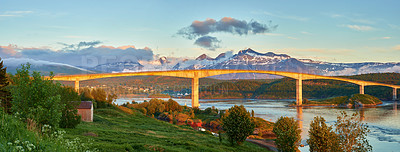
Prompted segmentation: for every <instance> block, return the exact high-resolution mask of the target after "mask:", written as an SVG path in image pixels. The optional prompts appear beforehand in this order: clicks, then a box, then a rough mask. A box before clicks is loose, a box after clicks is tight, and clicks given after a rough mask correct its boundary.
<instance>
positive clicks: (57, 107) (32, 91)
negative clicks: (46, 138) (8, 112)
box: [11, 64, 65, 127]
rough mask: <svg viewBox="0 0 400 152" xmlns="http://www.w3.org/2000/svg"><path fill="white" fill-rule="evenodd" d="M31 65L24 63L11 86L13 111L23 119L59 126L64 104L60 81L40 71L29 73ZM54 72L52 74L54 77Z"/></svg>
mask: <svg viewBox="0 0 400 152" xmlns="http://www.w3.org/2000/svg"><path fill="white" fill-rule="evenodd" d="M29 68H30V65H29V64H27V65H22V68H21V69H17V73H16V74H15V77H13V82H14V85H13V86H12V87H11V93H12V97H13V100H12V104H13V106H12V108H11V109H12V111H13V112H15V113H18V114H19V116H20V117H21V118H23V119H25V120H26V119H32V120H34V121H36V123H38V124H41V125H43V124H49V125H51V126H55V127H58V126H59V122H60V121H61V116H62V112H61V110H62V109H63V108H64V106H65V105H64V104H62V103H61V96H60V95H58V88H59V87H60V84H59V83H56V84H54V83H53V81H52V80H46V79H44V78H43V77H42V75H41V74H40V73H39V72H35V71H34V72H33V73H32V75H30V74H29ZM52 76H53V74H52V73H51V74H50V77H52Z"/></svg>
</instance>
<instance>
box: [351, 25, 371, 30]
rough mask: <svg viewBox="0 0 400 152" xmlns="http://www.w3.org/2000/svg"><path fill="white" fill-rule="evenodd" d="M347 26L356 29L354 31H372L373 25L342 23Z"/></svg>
mask: <svg viewBox="0 0 400 152" xmlns="http://www.w3.org/2000/svg"><path fill="white" fill-rule="evenodd" d="M344 26H345V27H347V28H350V29H353V30H356V31H372V30H374V28H373V27H371V26H365V25H344Z"/></svg>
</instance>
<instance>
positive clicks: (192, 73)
mask: <svg viewBox="0 0 400 152" xmlns="http://www.w3.org/2000/svg"><path fill="white" fill-rule="evenodd" d="M231 73H262V74H272V75H279V76H284V77H289V78H293V79H296V104H297V105H298V106H300V105H302V101H303V85H302V81H303V80H311V79H330V80H338V81H345V82H350V83H354V84H357V85H359V86H360V89H359V90H360V94H364V87H365V86H371V85H377V86H386V87H390V88H393V100H396V99H397V89H399V88H400V85H392V84H384V83H378V82H371V81H363V80H355V79H347V78H340V77H332V76H322V75H314V74H305V73H296V72H284V71H262V70H228V69H226V70H225V69H223V70H219V69H203V70H173V71H142V72H129V73H100V74H79V75H64V76H54V77H53V80H60V81H75V89H76V90H79V81H83V80H90V79H100V78H109V77H126V76H155V75H157V76H173V77H183V78H191V79H192V107H198V106H199V78H204V77H209V76H214V75H222V74H231Z"/></svg>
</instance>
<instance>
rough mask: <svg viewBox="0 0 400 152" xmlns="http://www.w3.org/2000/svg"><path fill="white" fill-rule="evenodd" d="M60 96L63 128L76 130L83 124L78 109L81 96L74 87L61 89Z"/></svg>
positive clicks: (59, 89) (61, 125)
mask: <svg viewBox="0 0 400 152" xmlns="http://www.w3.org/2000/svg"><path fill="white" fill-rule="evenodd" d="M58 94H59V95H61V104H62V105H65V106H64V107H62V108H61V113H62V116H61V121H60V127H61V128H75V127H76V125H78V124H79V123H80V122H81V116H80V115H78V110H77V107H78V106H79V104H80V102H79V101H80V99H81V96H79V95H78V93H77V92H76V91H75V90H74V88H72V87H59V88H58Z"/></svg>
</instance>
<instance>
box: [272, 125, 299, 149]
mask: <svg viewBox="0 0 400 152" xmlns="http://www.w3.org/2000/svg"><path fill="white" fill-rule="evenodd" d="M272 132H273V133H275V134H276V136H277V137H276V140H275V144H276V146H277V148H278V150H279V151H284V152H294V151H296V150H297V147H298V146H299V144H300V140H301V135H300V133H301V130H300V128H299V125H298V123H297V121H295V120H294V118H293V117H291V118H289V117H280V118H279V119H278V120H277V121H276V122H275V124H274V128H273V130H272Z"/></svg>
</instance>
